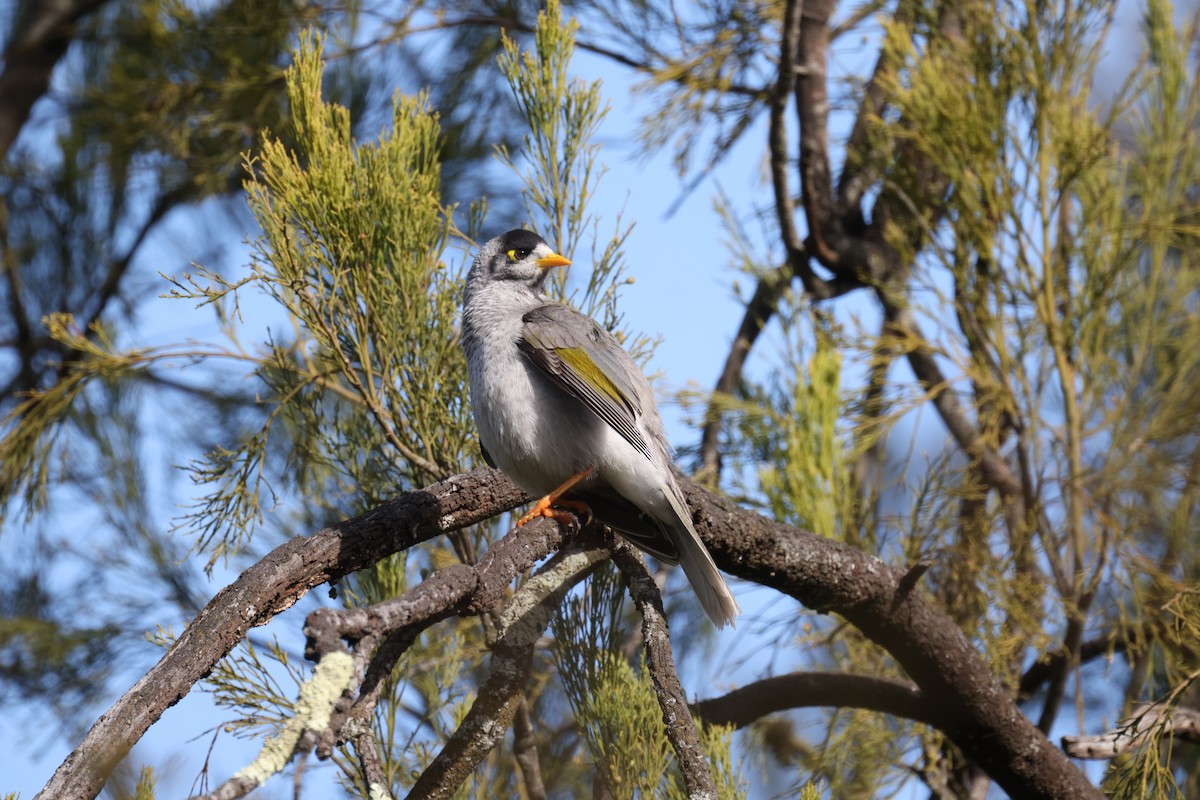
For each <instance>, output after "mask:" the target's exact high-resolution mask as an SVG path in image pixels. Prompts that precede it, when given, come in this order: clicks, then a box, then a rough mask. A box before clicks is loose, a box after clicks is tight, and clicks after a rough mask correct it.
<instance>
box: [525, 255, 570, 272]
mask: <svg viewBox="0 0 1200 800" xmlns="http://www.w3.org/2000/svg"><path fill="white" fill-rule="evenodd" d="M533 263H535V264H537V265H538V266H539V267H541V268H542V269H551V268H552V267H567V266H570V265H571V259H569V258H564V257H562V256H560V255H559V254H558V253H551V254H550V255H548V256H543V257H542V258H539V259H538V260H537V261H535V262H533Z"/></svg>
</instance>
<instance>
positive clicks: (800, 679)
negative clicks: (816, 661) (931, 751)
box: [692, 672, 939, 728]
mask: <svg viewBox="0 0 1200 800" xmlns="http://www.w3.org/2000/svg"><path fill="white" fill-rule="evenodd" d="M817 706H835V707H838V708H862V709H866V710H868V711H880V712H882V713H884V714H891V715H892V716H895V717H903V718H905V719H911V720H915V721H917V722H924V723H927V724H929V725H933V726H935V727H936V726H938V720H939V715H938V708H939V707H938V704H936V703H931V702H929V698H927V697H925V696H924V695H922V694H921V690H920V689H919V688H918V687H917V686H916V685H914V684H912V683H909V682H907V681H899V680H894V679H892V678H877V677H874V676H871V675H851V674H848V673H844V672H793V673H791V674H790V675H776V676H773V677H770V678H764V679H762V680H760V681H755V682H754V683H752V684H750V685H749V686H743V687H741V688H740V689H734V690H733V691H732V692H729V693H728V694H724V695H721V696H720V697H712V698H709V699H708V700H701V701H700V702H698V703H694V704H693V705H692V712H693V713H694V714H695V715H696V716H698V717H700V719H702V720H703V721H704V722H705V723H707V724H709V725H732V726H734V727H735V728H744V727H746V726H747V725H749V724H751V723H752V722H756V721H757V720H760V719H762V718H763V717H765V716H767V715H768V714H774V713H776V712H777V711H787V710H788V709H792V708H813V707H817Z"/></svg>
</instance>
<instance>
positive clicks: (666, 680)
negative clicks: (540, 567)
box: [612, 539, 717, 800]
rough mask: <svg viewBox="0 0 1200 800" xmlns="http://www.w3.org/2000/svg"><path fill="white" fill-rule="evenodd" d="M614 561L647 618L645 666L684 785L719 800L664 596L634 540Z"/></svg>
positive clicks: (697, 796)
mask: <svg viewBox="0 0 1200 800" xmlns="http://www.w3.org/2000/svg"><path fill="white" fill-rule="evenodd" d="M612 557H613V562H614V563H615V564H616V565H617V569H619V570H621V574H622V575H623V576H624V577H625V581H626V583H627V584H628V586H629V594H630V596H632V597H633V603H634V605H635V606H637V610H638V612H639V613H641V615H642V638H643V640H644V641H645V645H646V667H647V669H649V670H650V679H651V680H652V681H653V683H654V696H655V697H657V698H658V704H659V706H661V707H662V714H663V727H664V728H665V729H666V732H667V739H668V740H669V741H670V742H671V747H673V748H674V749H675V757H676V758H677V759H678V760H679V771H680V772H681V773H682V774H683V785H684V788H685V789H686V790H687V795H688V797H689V798H692V800H716V797H717V787H716V784H715V783H713V777H712V771H711V770H710V769H709V766H708V759H707V758H706V757H705V755H704V750H703V749H702V748H701V747H700V737H699V734H698V733H697V732H696V723H695V722H694V721H693V720H692V712H691V709H690V708H688V703H687V698H686V697H685V696H684V694H683V686H681V685H680V683H679V675H678V674H677V673H676V671H675V660H674V657H673V656H672V655H671V637H670V633H669V632H668V630H667V619H666V615H665V614H664V612H663V605H662V595H660V594H659V591H658V585H657V584H656V583H655V582H654V576H653V575H651V574H650V571H649V570H647V569H646V563H645V562H644V561H643V560H642V556H641V553H639V552H638V551H637V550H636V549H635V548H634V546H633V545H631V544H630V543H629V542H627V541H625V540H623V539H618V540H617V541H616V542H615V543H614V544H613V550H612Z"/></svg>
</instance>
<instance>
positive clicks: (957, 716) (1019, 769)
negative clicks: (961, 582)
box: [681, 479, 1101, 800]
mask: <svg viewBox="0 0 1200 800" xmlns="http://www.w3.org/2000/svg"><path fill="white" fill-rule="evenodd" d="M681 485H682V488H683V490H684V494H685V495H686V496H687V500H688V504H689V506H690V507H691V509H692V517H693V520H694V521H695V523H696V530H697V531H698V532H699V533H700V536H701V537H702V538H703V539H704V542H705V544H707V545H708V548H709V551H710V552H711V553H712V555H713V558H714V560H715V561H716V562H717V565H718V566H720V567H721V568H722V569H725V570H726V571H728V572H730V573H731V574H733V575H736V576H738V577H740V578H744V579H746V580H750V581H754V582H755V583H759V584H761V585H763V586H770V587H772V588H774V589H777V590H779V591H781V592H783V593H785V594H787V595H789V596H791V597H793V598H795V599H796V600H798V601H799V602H801V603H803V604H804V605H806V606H808V607H809V608H812V609H815V610H817V611H823V612H836V613H838V614H840V615H841V616H843V617H845V618H846V619H847V620H848V621H849V622H850V623H851V624H853V625H854V626H856V627H857V628H858V629H859V630H861V631H862V632H863V633H864V634H865V635H866V636H867V637H868V638H870V639H871V640H872V641H874V642H875V643H877V644H879V645H880V646H882V647H883V648H884V649H886V650H887V651H888V652H889V653H891V654H892V656H894V657H895V658H896V660H897V661H898V662H899V664H900V666H901V667H903V668H904V670H905V672H907V673H908V675H909V676H910V677H911V678H912V680H913V681H914V683H916V684H917V686H918V687H919V688H920V690H921V693H922V694H923V695H925V696H926V697H936V698H938V700H937V702H938V703H939V704H940V705H941V706H942V709H943V713H944V714H945V717H944V718H943V719H942V720H941V724H940V726H939V727H940V729H941V730H942V731H944V732H945V733H946V735H947V736H949V737H950V739H951V740H952V741H953V742H954V744H955V745H957V746H958V747H959V749H960V750H962V752H963V753H964V755H966V756H967V757H968V758H970V759H971V760H973V761H975V762H976V763H977V764H979V765H980V767H981V768H982V769H984V770H985V771H986V772H987V773H988V774H989V775H990V776H991V777H992V778H993V779H994V780H995V781H996V782H997V783H998V784H999V785H1000V786H1001V787H1002V788H1003V789H1004V790H1005V791H1006V792H1007V793H1008V794H1009V795H1011V796H1013V797H1072V798H1097V800H1098V799H1099V798H1100V797H1101V795H1100V793H1099V792H1098V791H1097V790H1096V788H1095V787H1094V786H1092V785H1091V783H1089V782H1088V780H1087V778H1085V777H1084V775H1083V774H1082V773H1081V772H1079V771H1078V770H1076V769H1075V768H1074V767H1072V766H1071V764H1070V762H1068V761H1067V759H1066V758H1065V757H1064V756H1063V754H1062V752H1061V751H1060V750H1058V748H1056V747H1054V746H1053V745H1052V744H1051V743H1050V742H1049V741H1048V740H1047V739H1046V737H1045V736H1044V735H1043V734H1042V733H1041V732H1040V731H1038V730H1037V728H1035V727H1034V726H1033V724H1032V723H1031V722H1030V721H1029V720H1028V719H1027V718H1026V717H1025V716H1024V715H1023V714H1022V713H1021V711H1020V709H1019V708H1018V707H1017V705H1016V703H1015V702H1014V700H1013V698H1012V696H1011V695H1010V693H1009V692H1008V691H1007V690H1006V689H1005V688H1004V686H1003V685H1001V683H1000V682H999V681H998V680H996V678H995V677H994V676H993V675H992V674H991V673H990V672H989V671H988V668H987V665H986V664H985V663H984V661H983V659H982V658H981V657H980V655H979V653H978V652H976V651H975V649H974V648H973V647H972V646H971V644H970V642H968V641H967V639H966V637H965V636H963V634H962V632H961V631H960V630H959V629H958V627H957V626H956V625H955V624H954V623H953V621H952V620H950V619H949V618H948V617H947V616H946V615H945V614H944V613H943V612H942V611H940V610H939V609H937V608H936V607H935V606H933V605H932V604H931V603H929V602H927V601H926V600H925V599H924V597H923V595H922V594H921V593H919V592H911V593H909V594H908V596H907V597H906V598H905V599H904V600H903V602H900V603H895V602H894V600H895V597H896V595H897V593H898V592H899V591H900V588H901V579H902V577H903V574H904V573H903V571H902V570H899V569H896V568H894V567H890V566H888V565H887V564H885V563H884V562H883V561H881V560H880V559H878V558H876V557H874V556H871V555H868V554H866V553H863V552H862V551H859V550H856V549H854V548H852V547H850V546H848V545H845V544H842V543H840V542H835V541H831V540H829V539H824V538H822V537H819V536H816V535H815V534H812V533H809V532H807V531H802V530H799V529H797V528H792V527H789V526H787V525H782V524H780V523H777V522H773V521H771V520H768V519H766V518H764V517H760V516H758V515H757V514H754V513H752V512H750V511H747V510H745V509H742V508H739V507H738V506H737V505H735V504H734V503H733V502H731V501H729V500H726V499H724V498H720V497H717V496H716V495H713V494H710V493H708V492H705V491H704V490H703V489H701V488H700V487H698V486H696V485H695V484H693V483H692V482H691V481H688V480H686V479H684V480H681Z"/></svg>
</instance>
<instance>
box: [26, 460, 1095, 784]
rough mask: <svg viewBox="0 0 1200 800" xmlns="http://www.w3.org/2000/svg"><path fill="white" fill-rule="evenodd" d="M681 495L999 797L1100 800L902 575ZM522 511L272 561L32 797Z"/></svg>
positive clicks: (446, 489)
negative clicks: (288, 641) (443, 537)
mask: <svg viewBox="0 0 1200 800" xmlns="http://www.w3.org/2000/svg"><path fill="white" fill-rule="evenodd" d="M681 484H682V486H683V489H684V492H685V494H686V496H687V498H688V502H689V504H690V507H691V508H692V511H693V519H694V521H695V523H696V528H697V530H698V531H699V533H700V535H701V536H702V537H703V538H704V540H705V542H706V544H707V545H708V547H709V549H710V551H711V552H712V554H713V558H714V559H715V560H716V562H717V564H718V565H719V566H721V567H722V568H724V569H725V570H727V571H728V572H730V573H732V574H734V575H737V576H739V577H742V578H745V579H747V580H751V581H755V582H757V583H760V584H762V585H764V586H770V587H773V588H775V589H777V590H779V591H781V592H783V593H785V594H788V595H789V596H791V597H793V598H795V599H797V600H798V601H800V602H802V603H804V604H805V605H806V606H808V607H810V608H813V609H817V610H819V611H825V612H837V613H838V614H841V615H842V616H843V617H845V618H846V619H847V620H848V621H849V622H851V623H852V624H854V625H856V626H857V627H858V628H859V629H860V630H862V631H863V632H864V634H866V635H867V636H868V637H869V638H870V639H872V640H873V641H875V642H876V643H878V644H879V645H881V646H882V647H884V648H885V649H887V650H888V651H889V652H890V653H891V654H892V655H893V656H894V657H895V658H896V660H897V661H898V663H899V664H900V665H901V666H902V667H903V668H904V670H905V671H906V672H907V674H908V675H909V676H910V677H911V678H912V680H913V681H914V683H916V685H917V686H918V687H919V688H920V691H921V693H922V694H923V695H924V696H926V697H936V698H938V702H939V704H940V705H941V706H942V713H944V715H945V716H944V718H943V719H942V720H941V722H940V727H941V729H942V730H943V731H944V732H945V733H946V734H947V736H949V737H950V739H951V740H952V741H953V742H954V743H955V744H956V745H957V746H958V747H959V748H960V749H961V750H962V752H963V753H964V755H966V757H968V758H970V759H972V760H973V761H975V762H976V763H978V764H979V765H980V766H981V767H982V768H983V769H984V770H985V771H987V773H988V774H989V775H990V776H991V777H992V778H994V779H995V780H996V782H997V783H998V784H999V785H1000V786H1001V787H1002V788H1004V790H1005V791H1006V792H1008V794H1009V795H1011V796H1015V797H1072V798H1099V797H1100V795H1099V793H1098V792H1097V791H1096V789H1095V787H1093V786H1091V784H1090V783H1088V781H1087V779H1086V778H1085V777H1084V776H1083V775H1082V774H1081V773H1080V772H1079V771H1077V770H1075V769H1074V768H1073V767H1072V766H1071V764H1070V763H1069V762H1068V761H1067V759H1066V757H1065V756H1064V755H1063V753H1062V752H1061V751H1060V750H1058V748H1056V747H1054V746H1053V745H1051V744H1050V742H1049V741H1047V740H1046V738H1045V736H1043V735H1042V734H1041V732H1039V731H1038V730H1037V729H1036V728H1034V726H1033V725H1032V724H1031V723H1030V722H1029V720H1028V719H1026V718H1025V717H1024V716H1023V715H1022V714H1021V712H1020V710H1019V709H1018V708H1017V706H1016V704H1015V702H1014V701H1013V699H1012V697H1011V696H1010V694H1009V693H1008V692H1007V691H1006V690H1005V688H1004V687H1003V686H1002V685H1001V684H1000V683H999V682H998V681H997V680H996V679H995V678H994V677H993V676H992V675H991V674H990V673H989V672H988V669H987V666H986V664H985V663H984V661H983V659H982V658H981V657H980V656H979V654H978V653H977V652H976V651H975V650H974V649H973V648H972V647H971V645H970V643H969V642H968V641H967V640H966V638H965V637H964V636H963V635H962V633H961V631H959V629H958V628H957V627H956V626H955V625H954V623H953V622H952V621H951V620H950V619H949V618H948V617H946V615H945V614H944V613H942V612H941V611H939V610H938V609H936V608H935V607H934V606H933V605H931V604H930V603H928V602H926V601H925V599H924V597H923V595H922V594H921V593H920V592H910V593H909V594H908V595H907V596H906V597H905V598H904V600H903V601H902V602H899V603H896V602H895V598H896V596H897V593H898V592H899V591H900V588H901V579H902V576H903V572H902V571H901V570H898V569H895V568H892V567H889V566H888V565H886V564H885V563H884V562H882V561H880V560H879V559H878V558H875V557H874V556H870V555H867V554H866V553H863V552H861V551H858V550H855V549H854V548H852V547H849V546H847V545H845V544H841V543H839V542H835V541H832V540H829V539H824V538H821V537H818V536H815V535H813V534H811V533H808V532H805V531H802V530H799V529H796V528H792V527H788V526H786V525H782V524H779V523H776V522H772V521H770V520H768V519H766V518H764V517H760V516H758V515H757V514H754V513H753V512H750V511H747V510H745V509H743V508H740V507H738V506H737V505H735V504H734V503H732V502H731V501H729V500H725V499H723V498H720V497H717V496H715V495H713V494H710V493H708V492H705V491H704V490H702V489H700V488H699V487H697V486H696V485H695V484H693V483H692V482H691V481H688V480H686V479H683V480H681ZM525 499H526V497H525V495H524V493H522V492H521V491H520V490H518V489H517V488H516V487H515V486H514V485H513V484H512V483H510V482H509V481H508V480H507V479H506V478H504V477H503V475H501V474H500V473H499V472H498V471H495V470H488V469H480V470H475V471H473V472H469V473H466V474H464V475H459V476H456V477H454V478H450V479H448V480H446V481H443V482H441V483H437V484H434V485H432V486H430V487H429V488H427V489H424V490H421V491H417V492H410V493H408V494H405V495H403V496H401V497H399V498H398V499H396V500H393V501H391V502H389V503H385V504H384V505H382V506H379V507H378V508H376V509H374V510H373V511H370V512H368V513H366V514H364V515H362V516H360V517H356V518H354V519H352V520H347V521H346V522H343V523H340V524H338V525H336V526H333V527H331V528H327V529H325V530H322V531H319V532H317V533H315V534H313V535H312V536H309V537H297V538H295V539H293V540H291V541H289V542H287V543H285V544H283V545H281V546H280V547H278V548H276V550H274V551H273V552H272V553H271V554H269V555H268V556H266V557H265V558H264V559H263V560H262V561H260V562H259V563H258V564H255V565H254V566H252V567H250V568H249V569H248V570H246V572H244V573H243V574H242V575H241V576H240V577H239V578H238V579H237V580H236V581H235V582H234V583H233V584H231V585H230V586H229V587H227V588H226V589H224V590H222V591H221V592H219V593H218V594H217V596H216V597H215V598H213V600H212V601H211V602H210V603H209V604H208V606H207V607H206V608H205V609H204V611H202V612H201V613H200V615H199V616H198V617H197V618H196V619H195V620H193V622H192V624H191V625H189V626H188V628H187V630H185V631H184V633H183V635H182V636H180V638H179V640H178V641H177V642H176V643H175V645H174V646H173V647H172V648H171V650H170V651H168V652H167V654H166V655H164V656H163V659H162V660H161V661H160V662H159V663H158V664H157V665H156V666H155V667H153V668H152V669H151V670H150V672H149V673H147V675H146V676H145V677H144V678H142V679H141V680H140V681H138V683H137V684H136V685H135V686H134V687H133V688H132V689H131V690H130V691H129V692H128V693H126V695H125V696H124V697H122V698H121V699H120V700H118V701H117V702H116V703H115V704H114V705H113V707H112V708H111V709H110V710H109V712H108V713H107V714H105V715H104V716H103V717H101V719H100V720H99V721H98V722H97V723H96V724H95V725H94V726H93V727H92V729H91V731H89V732H88V734H87V736H86V737H85V739H84V741H83V742H82V743H81V744H80V745H79V747H77V748H76V750H75V752H73V753H72V754H71V755H70V756H69V757H68V758H67V760H66V761H65V762H64V763H63V764H62V765H61V766H60V767H59V769H58V771H57V772H56V773H55V774H54V776H53V777H52V778H51V780H50V782H49V783H48V784H47V785H46V787H45V788H44V789H43V790H42V792H41V793H40V794H39V795H38V797H41V798H45V800H50V798H54V800H58V798H67V799H71V798H92V797H95V796H96V794H97V793H98V792H99V791H100V788H101V787H102V785H103V783H104V780H105V778H106V777H107V775H108V772H109V771H110V770H111V768H112V766H113V765H114V764H116V762H117V761H118V760H120V758H121V757H122V756H124V754H125V753H127V752H128V750H129V748H130V747H131V746H132V745H133V743H135V742H136V741H137V740H138V739H140V738H141V736H142V735H143V734H144V733H145V731H146V729H147V728H148V727H149V726H150V724H152V723H153V722H154V721H155V720H157V719H158V717H159V716H161V714H162V712H163V710H165V709H166V708H167V707H168V706H169V705H171V704H173V703H174V702H177V701H178V700H179V699H180V698H182V697H183V696H184V695H185V694H187V692H188V691H189V690H190V688H191V686H192V685H193V684H194V683H195V682H196V681H198V680H200V679H201V678H202V677H203V676H204V675H205V674H207V673H208V671H209V670H211V669H212V667H213V665H214V664H216V662H217V661H218V660H219V659H220V658H222V657H223V656H224V655H225V654H226V653H228V652H229V650H230V649H232V647H233V646H234V645H235V644H236V643H237V642H238V641H239V640H240V639H241V638H243V637H244V636H245V635H246V632H247V631H248V630H249V629H250V628H251V627H253V626H255V625H261V624H263V623H265V622H266V621H268V620H269V619H271V617H273V616H274V615H275V614H277V613H278V612H279V611H281V610H283V609H285V608H288V607H290V606H291V605H292V604H294V603H295V602H296V601H297V600H298V599H299V598H300V597H301V596H303V594H304V593H305V592H307V591H308V590H309V589H311V588H313V587H315V586H318V585H320V584H321V583H324V582H326V581H330V580H335V579H337V578H340V577H342V576H344V575H346V574H348V573H350V572H353V571H355V570H358V569H361V568H363V567H365V566H367V565H369V564H372V563H374V562H375V561H377V560H378V559H380V558H382V557H383V556H385V555H387V554H389V553H392V552H396V551H397V550H401V549H404V548H406V547H411V546H413V545H414V544H417V543H419V542H421V541H425V540H427V539H429V538H431V537H433V536H436V535H438V534H441V533H444V532H446V531H449V530H455V529H457V528H460V527H463V526H465V525H469V524H472V523H475V522H479V521H481V520H484V519H487V518H489V517H491V516H493V515H495V514H497V513H500V512H502V511H505V510H508V509H511V508H513V507H514V506H516V505H517V504H518V503H520V502H522V501H523V500H525ZM535 525H536V526H538V527H539V528H544V529H549V531H550V532H549V533H548V534H546V535H555V534H554V532H555V531H556V530H557V526H555V525H552V524H550V523H549V522H545V523H541V522H540V521H539V522H533V523H530V525H529V526H526V528H529V527H531V526H535ZM538 535H542V534H540V533H539V534H538ZM497 549H498V548H493V549H492V550H491V551H489V552H488V554H486V555H485V556H484V557H483V559H482V560H481V562H480V565H479V567H478V568H481V569H482V568H484V565H485V563H487V562H489V561H491V562H495V563H496V564H497V565H498V566H499V565H500V564H502V563H503V561H502V559H499V558H497V556H498V555H500V554H498V553H497V552H496V551H497ZM500 572H507V570H505V569H501V570H500ZM510 574H514V573H510ZM475 613H478V612H475ZM680 707H682V706H680Z"/></svg>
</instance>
